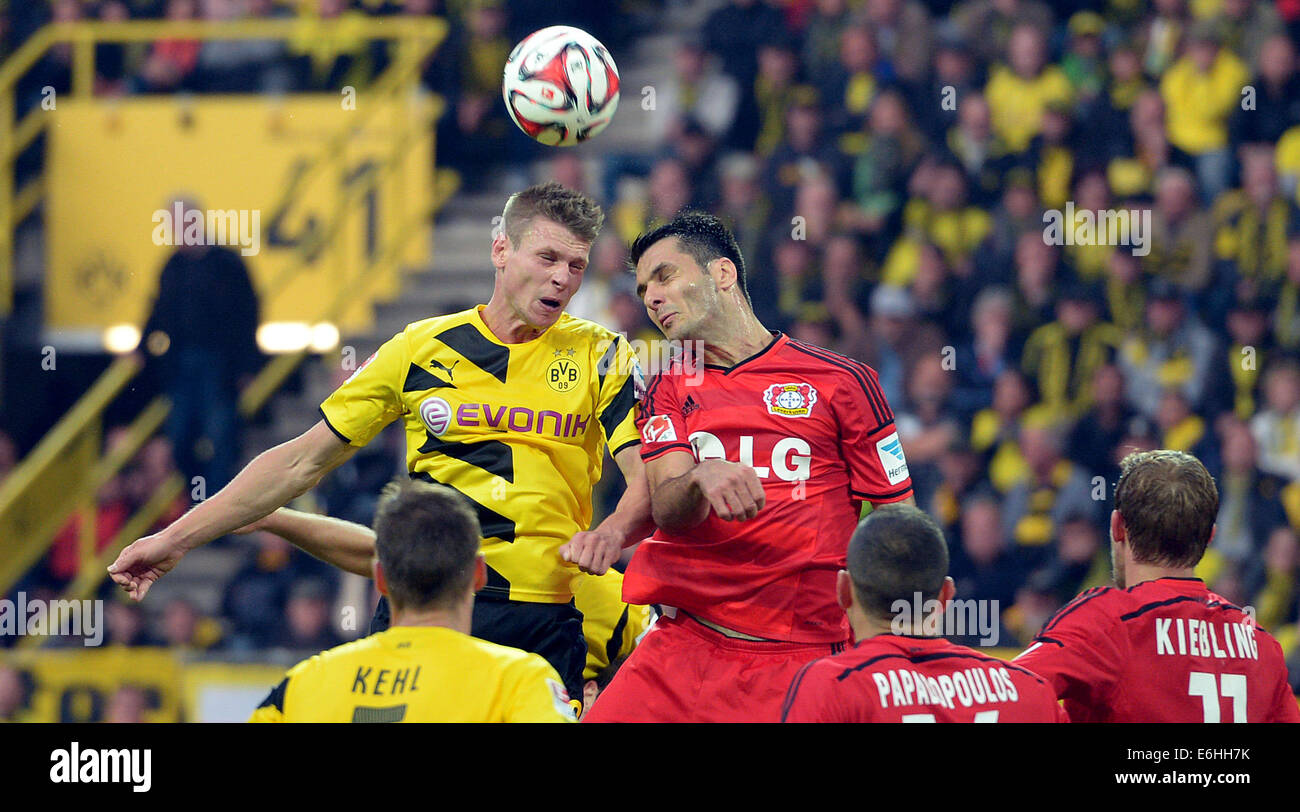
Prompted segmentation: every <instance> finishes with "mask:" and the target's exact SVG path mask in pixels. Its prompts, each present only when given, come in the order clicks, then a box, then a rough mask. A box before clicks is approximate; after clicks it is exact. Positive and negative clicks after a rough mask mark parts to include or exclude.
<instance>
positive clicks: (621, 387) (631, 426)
mask: <svg viewBox="0 0 1300 812" xmlns="http://www.w3.org/2000/svg"><path fill="white" fill-rule="evenodd" d="M596 374H597V375H598V376H599V378H600V395H599V397H600V401H599V403H597V404H596V415H597V417H598V419H599V420H600V427H601V429H602V430H603V431H604V432H605V443H606V444H607V445H608V446H609V450H610V453H611V454H617V453H618V452H620V451H622V450H623V449H624V448H627V447H628V446H632V445H636V444H637V443H639V442H641V437H640V435H639V434H638V433H637V403H638V402H639V401H640V400H641V397H642V395H643V394H644V392H645V380H644V378H642V377H641V364H640V362H639V361H637V357H636V353H634V352H633V351H632V346H631V344H629V343H628V342H627V341H626V340H625V339H623V338H622V337H621V336H615V337H614V339H613V343H612V344H611V345H610V346H609V347H607V348H606V349H605V352H604V354H603V355H601V358H600V361H599V362H597V364H596Z"/></svg>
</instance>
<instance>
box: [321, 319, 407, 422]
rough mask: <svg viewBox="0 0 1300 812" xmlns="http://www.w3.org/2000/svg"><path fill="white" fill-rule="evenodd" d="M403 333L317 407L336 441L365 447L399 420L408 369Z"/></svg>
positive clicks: (390, 341) (389, 341)
mask: <svg viewBox="0 0 1300 812" xmlns="http://www.w3.org/2000/svg"><path fill="white" fill-rule="evenodd" d="M410 359H411V352H410V348H409V345H408V343H407V340H406V334H405V333H398V334H397V335H395V336H393V337H392V338H390V339H389V340H388V341H386V342H384V344H383V346H381V347H380V348H379V350H378V351H376V352H375V354H374V355H372V356H370V357H369V358H368V359H366V362H365V363H364V364H362V365H361V366H360V367H358V368H357V371H356V372H354V373H352V377H350V378H348V379H347V380H346V381H344V382H343V385H342V386H340V387H339V388H338V389H336V390H334V393H333V394H331V395H330V396H329V397H328V398H326V399H325V402H324V403H322V404H321V406H320V412H321V416H322V417H323V418H325V423H326V425H328V426H329V427H330V430H332V431H333V432H334V433H335V434H336V435H338V437H339V439H340V440H342V441H343V442H345V443H348V444H349V445H354V446H358V447H360V446H364V445H365V444H366V443H369V442H370V441H371V440H373V439H374V438H375V435H377V434H379V432H380V431H382V430H383V428H384V426H387V425H388V424H389V423H391V422H393V421H394V420H396V419H397V418H398V417H401V415H402V412H403V410H404V407H403V406H402V386H403V383H404V382H405V380H406V376H407V373H408V370H409V367H410V365H411V360H410Z"/></svg>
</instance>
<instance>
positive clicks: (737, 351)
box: [701, 310, 772, 367]
mask: <svg viewBox="0 0 1300 812" xmlns="http://www.w3.org/2000/svg"><path fill="white" fill-rule="evenodd" d="M701 338H702V339H703V340H704V363H706V364H716V365H718V366H723V367H730V366H735V365H736V364H739V363H740V362H741V361H744V360H745V359H746V358H749V357H751V356H754V355H756V354H758V352H760V351H761V350H762V349H763V348H764V347H766V346H767V345H768V344H771V343H772V334H771V333H770V332H768V330H767V328H766V327H764V326H763V323H762V322H761V321H759V320H758V317H757V316H755V315H754V314H753V313H752V312H749V311H748V310H746V311H744V312H742V313H738V314H737V315H736V318H735V320H734V321H731V320H728V322H726V323H723V324H722V325H721V329H719V330H717V331H716V332H715V335H713V336H702V337H701Z"/></svg>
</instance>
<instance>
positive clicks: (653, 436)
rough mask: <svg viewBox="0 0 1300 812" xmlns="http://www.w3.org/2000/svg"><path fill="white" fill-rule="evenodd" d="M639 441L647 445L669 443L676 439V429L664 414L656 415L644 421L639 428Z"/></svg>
mask: <svg viewBox="0 0 1300 812" xmlns="http://www.w3.org/2000/svg"><path fill="white" fill-rule="evenodd" d="M641 439H642V440H644V441H645V442H646V443H647V444H649V443H670V442H673V441H675V440H676V439H677V429H675V428H673V421H672V420H671V419H669V417H668V415H666V414H657V415H654V416H652V417H651V418H650V419H649V420H647V421H645V426H643V427H642V428H641Z"/></svg>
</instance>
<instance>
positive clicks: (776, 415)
mask: <svg viewBox="0 0 1300 812" xmlns="http://www.w3.org/2000/svg"><path fill="white" fill-rule="evenodd" d="M638 426H639V428H640V429H641V439H642V445H641V457H642V459H644V460H646V461H647V462H649V461H651V460H654V459H656V458H658V457H660V456H662V455H664V454H669V453H672V452H675V451H676V452H686V453H689V454H692V455H694V457H695V459H696V460H697V461H703V460H707V459H726V460H731V461H732V462H741V463H744V464H746V465H749V466H752V467H753V468H754V470H755V472H756V473H757V474H758V478H759V480H760V481H761V482H762V484H763V493H764V495H765V497H766V504H765V505H764V507H763V508H762V509H761V510H760V511H759V512H758V515H757V516H755V517H754V518H753V519H751V520H749V521H745V522H734V521H723V520H721V519H719V518H718V517H717V516H716V515H715V514H713V513H710V514H709V516H708V518H707V519H705V520H704V521H703V522H702V523H700V524H698V525H696V526H695V527H692V528H690V529H689V530H686V531H684V532H682V533H670V532H666V531H664V530H659V531H658V532H657V533H656V534H655V535H654V537H653V538H651V539H649V540H647V541H644V542H642V543H641V546H640V547H639V548H637V551H636V554H635V555H634V556H633V557H632V561H631V563H630V564H629V566H628V569H627V574H626V576H625V578H624V581H623V598H624V600H626V601H628V602H629V603H633V604H649V603H660V604H666V605H669V606H675V607H677V608H679V609H684V610H686V611H687V612H690V613H692V614H694V615H696V616H698V617H702V618H704V619H705V620H708V621H712V622H713V623H716V624H718V625H720V626H723V627H725V628H728V629H732V630H734V631H738V632H742V633H745V634H750V635H755V636H757V637H762V638H765V639H768V640H781V641H786V642H794V643H833V642H840V641H843V640H847V639H848V637H849V628H848V621H847V619H846V618H845V616H844V610H842V609H841V608H840V607H839V606H838V605H837V604H836V602H835V574H836V573H837V572H838V571H839V570H840V569H842V568H843V567H844V566H845V556H846V553H847V550H848V543H849V537H850V536H851V535H852V534H853V529H854V528H855V527H856V526H857V523H858V518H859V514H860V512H861V503H862V501H864V500H866V501H870V502H873V503H882V502H895V501H898V500H900V499H904V498H906V497H907V496H909V495H911V493H912V480H911V477H910V476H909V475H908V471H907V460H906V458H905V457H904V456H903V449H902V446H901V445H900V444H899V442H898V434H897V433H896V432H895V431H894V413H893V412H892V411H891V410H890V408H889V404H888V403H886V402H885V396H884V393H883V392H881V390H880V384H879V381H878V380H877V377H876V373H875V370H873V369H871V368H870V367H868V366H865V365H864V364H860V363H858V362H857V361H853V360H851V359H848V358H845V357H843V356H841V355H836V354H835V353H832V352H830V351H829V350H824V349H822V348H820V347H815V346H812V345H809V344H804V343H802V342H799V341H794V340H792V339H790V338H788V337H787V336H784V335H778V336H777V337H776V338H775V339H774V340H773V341H772V343H771V344H769V345H768V346H767V347H766V348H764V349H763V350H762V351H761V352H759V353H757V354H755V355H753V356H751V357H749V358H747V359H745V360H744V361H741V362H740V363H738V364H736V365H735V366H733V367H729V368H728V367H720V366H714V365H708V364H698V363H697V362H693V361H690V360H687V361H681V360H678V361H675V362H674V363H673V364H672V365H671V366H669V367H668V369H666V370H665V371H664V372H662V373H660V374H659V375H658V376H656V377H655V378H654V379H653V380H652V381H651V382H650V384H649V386H648V387H647V388H646V394H645V398H644V400H643V401H642V409H641V413H640V415H639V418H638Z"/></svg>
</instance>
